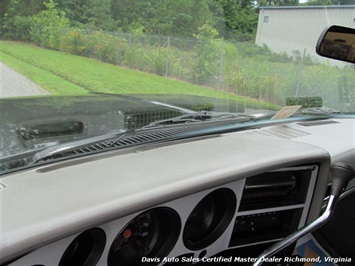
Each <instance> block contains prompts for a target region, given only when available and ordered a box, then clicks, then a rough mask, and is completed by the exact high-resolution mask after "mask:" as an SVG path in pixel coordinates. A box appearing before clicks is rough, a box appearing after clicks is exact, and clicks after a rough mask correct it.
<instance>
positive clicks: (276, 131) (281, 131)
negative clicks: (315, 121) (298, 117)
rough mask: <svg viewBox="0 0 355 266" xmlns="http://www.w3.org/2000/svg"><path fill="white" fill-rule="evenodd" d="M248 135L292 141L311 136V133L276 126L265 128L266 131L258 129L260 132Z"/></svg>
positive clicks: (256, 131)
mask: <svg viewBox="0 0 355 266" xmlns="http://www.w3.org/2000/svg"><path fill="white" fill-rule="evenodd" d="M250 134H254V135H261V136H267V137H276V138H281V139H294V138H299V137H304V136H309V135H311V133H309V132H307V131H304V130H300V129H296V128H292V127H290V126H276V127H271V128H266V129H260V130H255V131H251V132H250Z"/></svg>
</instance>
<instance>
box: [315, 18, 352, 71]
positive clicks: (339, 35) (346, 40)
mask: <svg viewBox="0 0 355 266" xmlns="http://www.w3.org/2000/svg"><path fill="white" fill-rule="evenodd" d="M316 52H317V54H318V55H320V56H323V57H327V58H331V59H336V60H340V61H344V62H349V63H353V64H354V65H355V29H352V28H347V27H342V26H335V25H334V26H330V27H328V28H326V29H325V30H324V31H323V32H322V34H321V35H320V37H319V39H318V42H317V46H316Z"/></svg>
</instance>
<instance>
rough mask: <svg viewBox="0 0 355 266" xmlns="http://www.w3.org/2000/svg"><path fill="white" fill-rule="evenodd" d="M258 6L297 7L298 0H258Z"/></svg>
mask: <svg viewBox="0 0 355 266" xmlns="http://www.w3.org/2000/svg"><path fill="white" fill-rule="evenodd" d="M257 5H258V6H298V5H299V0H259V1H257Z"/></svg>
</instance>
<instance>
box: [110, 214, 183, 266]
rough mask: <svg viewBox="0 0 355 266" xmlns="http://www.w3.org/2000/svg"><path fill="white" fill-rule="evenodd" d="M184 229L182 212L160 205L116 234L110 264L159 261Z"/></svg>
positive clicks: (152, 263)
mask: <svg viewBox="0 0 355 266" xmlns="http://www.w3.org/2000/svg"><path fill="white" fill-rule="evenodd" d="M180 229H181V222H180V217H179V215H178V214H177V213H176V212H175V211H174V210H172V209H170V208H165V207H159V208H154V209H150V210H148V211H145V212H143V213H141V214H139V215H138V216H136V217H135V218H133V219H132V220H131V221H130V222H129V223H128V224H127V225H126V226H125V227H124V228H123V229H122V230H121V232H120V233H119V234H118V235H117V236H116V238H115V240H114V241H113V243H112V245H111V248H110V251H109V256H108V266H116V265H120V266H121V265H144V264H146V262H147V259H149V265H156V264H158V263H159V262H160V261H161V260H162V259H161V258H162V257H165V256H166V255H168V254H169V252H170V251H171V249H172V248H173V247H174V245H175V243H176V241H177V238H178V236H179V233H180Z"/></svg>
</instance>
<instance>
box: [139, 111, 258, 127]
mask: <svg viewBox="0 0 355 266" xmlns="http://www.w3.org/2000/svg"><path fill="white" fill-rule="evenodd" d="M231 120H232V121H233V122H237V123H242V122H248V121H255V120H257V118H256V117H255V116H252V115H248V114H241V113H228V112H212V111H200V112H194V113H189V114H184V115H180V116H176V117H173V118H169V119H164V120H158V121H155V122H152V123H150V124H148V125H146V126H143V127H142V129H145V128H152V127H164V126H169V125H179V124H187V123H200V122H205V121H208V122H215V121H218V122H221V121H231Z"/></svg>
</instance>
